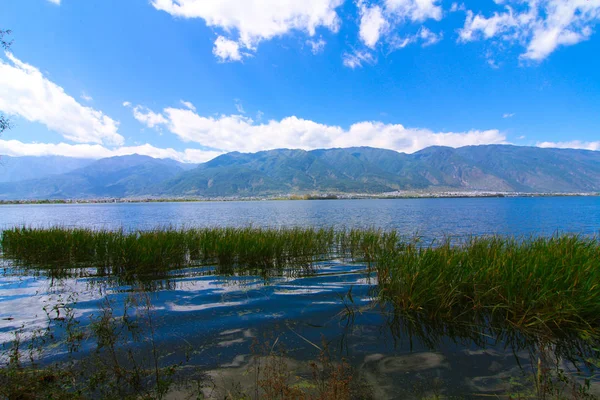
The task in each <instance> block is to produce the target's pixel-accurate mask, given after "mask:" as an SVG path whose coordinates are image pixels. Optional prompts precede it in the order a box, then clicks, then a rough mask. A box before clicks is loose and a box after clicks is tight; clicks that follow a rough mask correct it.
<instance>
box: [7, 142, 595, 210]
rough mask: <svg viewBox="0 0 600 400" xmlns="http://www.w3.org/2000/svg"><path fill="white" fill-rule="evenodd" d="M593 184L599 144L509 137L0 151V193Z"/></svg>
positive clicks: (50, 195) (67, 195)
mask: <svg viewBox="0 0 600 400" xmlns="http://www.w3.org/2000/svg"><path fill="white" fill-rule="evenodd" d="M403 190H409V191H415V190H416V191H430V192H436V191H438V192H439V191H447V190H454V191H493V192H528V193H567V192H568V193H574V192H577V193H581V192H586V193H589V192H600V152H597V151H588V150H574V149H543V148H538V147H524V146H511V145H483V146H466V147H461V148H450V147H429V148H426V149H424V150H421V151H418V152H416V153H412V154H405V153H399V152H396V151H392V150H384V149H376V148H370V147H355V148H345V149H320V150H312V151H304V150H289V149H279V150H269V151H261V152H258V153H238V152H232V153H227V154H224V155H221V156H219V157H217V158H215V159H213V160H211V161H208V162H206V163H203V164H198V165H195V164H183V163H179V162H177V161H174V160H169V159H155V158H152V157H148V156H140V155H132V156H121V157H111V158H105V159H100V160H88V159H75V158H68V157H52V156H48V157H8V156H2V157H1V158H0V200H10V199H22V200H28V199H91V198H128V197H165V198H168V197H171V198H172V197H199V198H216V197H255V196H258V197H261V196H282V195H290V194H324V193H330V194H342V193H361V194H380V193H387V192H394V191H403Z"/></svg>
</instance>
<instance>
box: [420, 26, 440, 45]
mask: <svg viewBox="0 0 600 400" xmlns="http://www.w3.org/2000/svg"><path fill="white" fill-rule="evenodd" d="M417 36H418V38H419V39H420V40H421V42H422V46H423V47H427V46H431V45H432V44H436V43H437V42H439V41H440V40H442V37H443V35H442V34H441V33H438V34H436V33H433V32H432V31H430V30H429V29H427V28H426V27H424V26H423V27H421V29H420V30H419V32H418V33H417Z"/></svg>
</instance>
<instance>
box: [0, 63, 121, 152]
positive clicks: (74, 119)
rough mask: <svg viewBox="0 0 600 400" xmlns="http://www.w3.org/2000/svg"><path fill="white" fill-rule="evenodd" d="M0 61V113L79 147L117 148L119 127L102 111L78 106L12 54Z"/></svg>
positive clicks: (59, 88)
mask: <svg viewBox="0 0 600 400" xmlns="http://www.w3.org/2000/svg"><path fill="white" fill-rule="evenodd" d="M6 56H7V57H8V59H9V61H10V63H9V62H5V61H3V60H0V111H4V112H5V113H7V114H12V115H19V116H21V117H23V118H25V119H26V120H28V121H32V122H39V123H41V124H44V125H46V127H48V129H50V130H53V131H56V132H58V133H60V134H61V135H62V136H63V137H64V138H65V139H68V140H71V141H74V142H78V143H98V144H100V143H107V144H114V145H120V144H122V143H123V141H124V139H123V136H121V135H120V134H119V133H118V127H119V123H118V122H117V121H114V120H113V119H111V118H110V117H108V116H106V115H104V114H103V113H102V112H101V111H98V110H95V109H93V108H91V107H85V106H82V105H81V104H79V103H78V102H77V101H76V100H75V99H74V98H73V97H72V96H69V95H68V94H66V93H65V91H64V89H63V88H62V87H60V86H58V85H57V84H55V83H53V82H51V81H50V80H48V79H47V78H46V77H44V75H43V74H42V73H41V72H40V70H39V69H37V68H35V67H33V66H31V65H29V64H26V63H24V62H22V61H20V60H19V59H17V58H16V57H14V56H13V55H12V54H11V53H6Z"/></svg>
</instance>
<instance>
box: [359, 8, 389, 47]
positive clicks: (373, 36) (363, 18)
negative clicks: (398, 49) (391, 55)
mask: <svg viewBox="0 0 600 400" xmlns="http://www.w3.org/2000/svg"><path fill="white" fill-rule="evenodd" d="M359 10H360V29H359V36H360V40H362V42H363V43H364V44H365V45H366V46H367V47H370V48H372V49H373V48H375V45H376V44H377V42H378V41H379V37H380V36H381V35H382V33H383V32H384V30H385V29H386V27H387V25H388V23H387V21H386V20H385V18H384V17H383V12H382V10H381V7H379V6H372V7H368V6H366V5H364V4H363V3H362V2H361V3H360V4H359Z"/></svg>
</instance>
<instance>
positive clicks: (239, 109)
mask: <svg viewBox="0 0 600 400" xmlns="http://www.w3.org/2000/svg"><path fill="white" fill-rule="evenodd" d="M235 109H236V110H237V112H239V113H240V114H246V110H244V106H243V105H242V103H241V102H240V100H239V99H235Z"/></svg>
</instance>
